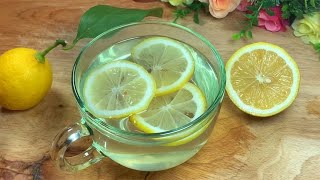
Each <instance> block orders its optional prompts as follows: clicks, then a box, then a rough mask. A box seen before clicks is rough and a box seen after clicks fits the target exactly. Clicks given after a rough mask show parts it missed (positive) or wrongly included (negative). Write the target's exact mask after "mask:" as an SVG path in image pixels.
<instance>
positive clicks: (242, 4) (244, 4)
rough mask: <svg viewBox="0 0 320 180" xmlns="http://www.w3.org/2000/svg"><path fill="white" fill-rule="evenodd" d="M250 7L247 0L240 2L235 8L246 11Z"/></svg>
mask: <svg viewBox="0 0 320 180" xmlns="http://www.w3.org/2000/svg"><path fill="white" fill-rule="evenodd" d="M250 5H251V2H250V1H249V0H242V1H241V2H240V4H239V6H238V7H237V9H238V10H239V11H247V10H248V9H247V7H248V6H250Z"/></svg>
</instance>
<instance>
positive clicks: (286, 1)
mask: <svg viewBox="0 0 320 180" xmlns="http://www.w3.org/2000/svg"><path fill="white" fill-rule="evenodd" d="M281 3H282V9H281V10H282V17H283V18H284V19H288V20H290V21H291V22H292V21H293V20H294V19H295V18H302V17H303V14H310V13H313V12H316V11H320V0H281Z"/></svg>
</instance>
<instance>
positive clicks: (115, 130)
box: [71, 20, 226, 138]
mask: <svg viewBox="0 0 320 180" xmlns="http://www.w3.org/2000/svg"><path fill="white" fill-rule="evenodd" d="M142 24H160V25H166V26H171V27H174V28H178V29H180V30H184V31H186V32H188V33H190V34H192V35H194V36H196V37H197V38H198V39H200V40H201V41H202V42H203V43H205V44H206V45H207V46H208V47H209V48H210V49H211V51H212V52H213V54H214V56H215V59H216V60H217V62H218V66H219V68H220V70H221V71H220V74H219V75H220V77H221V78H220V79H219V85H220V87H219V92H218V94H217V96H216V98H215V99H214V101H213V102H212V103H211V104H210V106H209V107H208V108H207V110H206V111H205V112H204V113H203V114H201V115H200V116H199V117H198V118H196V119H195V120H193V121H191V122H190V123H188V124H185V125H183V126H181V127H179V128H176V129H172V130H169V131H164V132H160V133H150V134H147V133H146V134H144V133H137V132H128V131H124V130H122V129H119V128H116V127H113V126H111V125H108V124H106V123H103V120H102V119H100V118H93V117H91V116H90V115H89V114H88V113H87V112H86V110H85V106H84V102H83V100H82V99H81V97H80V94H79V92H78V90H77V85H76V80H75V77H76V70H77V67H78V64H79V62H80V59H81V57H82V54H83V53H84V52H85V51H86V50H87V49H88V48H89V47H90V46H91V45H92V44H94V43H95V42H96V41H97V40H99V39H100V38H101V37H103V36H105V35H107V34H109V33H112V32H114V31H117V30H120V29H123V28H126V27H131V26H135V25H142ZM71 86H72V90H73V94H74V96H75V99H76V101H77V103H78V105H79V106H80V111H81V113H82V115H86V117H85V119H86V121H87V120H88V121H89V123H90V124H93V125H94V126H95V128H97V129H100V130H102V131H107V132H110V131H111V132H112V133H116V134H122V135H127V136H134V137H150V138H156V137H164V136H169V135H173V134H177V133H179V132H183V131H184V130H187V129H189V128H192V127H193V126H195V125H197V124H199V123H201V122H202V121H204V120H205V119H206V117H207V116H208V115H209V114H210V113H211V112H212V111H214V109H215V108H216V107H218V106H219V104H220V103H221V102H222V100H223V97H224V93H225V86H226V72H225V68H224V62H223V60H222V58H221V56H220V54H219V53H218V51H217V49H216V48H215V47H214V46H213V45H212V44H211V42H210V41H209V40H207V39H206V38H205V37H204V36H202V35H201V34H199V33H197V32H195V31H193V30H191V29H189V28H187V27H185V26H182V25H179V24H176V23H172V22H166V21H150V20H149V21H141V22H133V23H128V24H124V25H120V26H116V27H114V28H111V29H109V30H107V31H105V32H103V33H101V34H100V35H98V36H97V37H95V38H93V39H92V40H91V41H90V42H89V43H87V44H86V45H85V46H84V47H83V48H82V49H81V51H80V53H79V55H78V56H77V58H76V61H75V63H74V65H73V68H72V74H71ZM101 123H103V125H102V124H101Z"/></svg>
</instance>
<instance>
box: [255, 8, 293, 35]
mask: <svg viewBox="0 0 320 180" xmlns="http://www.w3.org/2000/svg"><path fill="white" fill-rule="evenodd" d="M270 10H272V11H273V12H274V15H273V16H270V15H269V14H268V13H267V12H266V11H265V10H261V11H260V12H259V16H258V26H259V27H262V28H265V29H266V30H268V31H272V32H278V31H286V30H287V29H286V25H288V24H289V23H288V21H287V20H284V19H282V17H281V14H282V12H281V7H280V6H276V7H273V8H270Z"/></svg>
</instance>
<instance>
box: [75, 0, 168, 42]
mask: <svg viewBox="0 0 320 180" xmlns="http://www.w3.org/2000/svg"><path fill="white" fill-rule="evenodd" d="M162 13H163V9H162V8H154V9H147V10H140V9H124V8H117V7H112V6H107V5H97V6H94V7H92V8H90V9H89V10H88V11H86V12H85V13H84V14H83V15H82V17H81V20H80V24H79V27H78V33H77V36H76V38H75V39H74V40H73V45H74V44H76V43H77V42H78V41H79V40H80V39H83V38H94V37H96V36H98V35H99V34H101V33H103V32H104V31H107V30H109V29H111V28H113V27H115V26H119V25H123V24H127V23H132V22H138V21H141V20H143V19H144V18H145V17H146V16H155V17H162Z"/></svg>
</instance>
